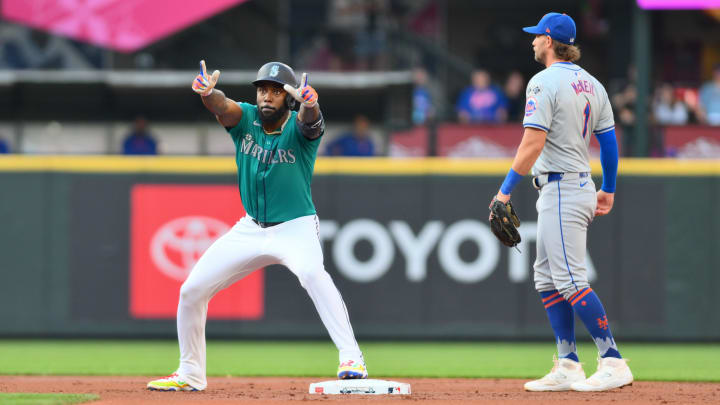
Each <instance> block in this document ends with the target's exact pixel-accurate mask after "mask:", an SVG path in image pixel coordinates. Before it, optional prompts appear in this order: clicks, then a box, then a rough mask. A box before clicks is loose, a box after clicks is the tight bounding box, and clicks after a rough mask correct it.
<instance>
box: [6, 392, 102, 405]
mask: <svg viewBox="0 0 720 405" xmlns="http://www.w3.org/2000/svg"><path fill="white" fill-rule="evenodd" d="M99 398H100V397H99V396H97V395H95V394H8V393H2V392H0V404H3V405H31V404H32V405H66V404H79V403H82V402H87V401H94V400H96V399H99Z"/></svg>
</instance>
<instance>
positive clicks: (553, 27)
mask: <svg viewBox="0 0 720 405" xmlns="http://www.w3.org/2000/svg"><path fill="white" fill-rule="evenodd" d="M523 31H525V32H527V33H530V34H535V35H549V36H550V38H552V39H554V40H556V41H560V42H562V43H563V44H567V45H572V44H574V43H575V21H573V19H572V18H570V16H569V15H567V14H560V13H547V14H545V15H544V16H543V18H541V19H540V22H539V23H537V25H536V26H534V27H525V28H523Z"/></svg>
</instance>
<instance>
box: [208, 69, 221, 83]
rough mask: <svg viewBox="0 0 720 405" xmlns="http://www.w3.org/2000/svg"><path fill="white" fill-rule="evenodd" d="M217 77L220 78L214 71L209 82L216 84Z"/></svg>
mask: <svg viewBox="0 0 720 405" xmlns="http://www.w3.org/2000/svg"><path fill="white" fill-rule="evenodd" d="M219 77H220V71H219V70H216V71H214V72H213V74H212V77H211V78H210V81H211V82H212V83H217V81H218V78H219Z"/></svg>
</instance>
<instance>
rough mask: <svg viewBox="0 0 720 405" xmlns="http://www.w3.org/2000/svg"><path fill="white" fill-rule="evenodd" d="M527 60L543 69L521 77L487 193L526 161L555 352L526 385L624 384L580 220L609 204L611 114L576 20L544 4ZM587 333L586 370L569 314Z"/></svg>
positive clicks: (627, 375)
mask: <svg viewBox="0 0 720 405" xmlns="http://www.w3.org/2000/svg"><path fill="white" fill-rule="evenodd" d="M524 31H525V32H528V33H530V34H534V35H535V39H534V40H533V41H532V45H533V51H534V52H535V60H536V61H538V62H540V63H541V64H543V65H545V67H546V69H544V70H542V71H541V72H540V73H538V74H536V75H535V76H534V77H533V78H532V79H531V80H530V82H529V83H528V86H527V92H526V97H527V98H526V106H525V118H524V121H523V126H524V127H525V132H524V134H523V138H522V141H521V143H520V146H519V147H518V151H517V154H516V156H515V160H514V161H513V164H512V168H511V169H510V171H509V172H508V175H507V177H506V178H505V181H504V183H503V185H502V187H501V188H500V191H499V192H498V194H497V196H496V197H495V199H497V200H500V201H502V202H507V201H509V200H510V193H511V192H512V190H513V188H514V186H515V185H516V184H517V182H518V181H519V180H520V179H521V178H522V176H523V175H525V174H526V173H528V171H529V170H530V168H531V167H532V174H533V175H534V176H535V177H534V178H533V185H534V186H535V188H537V189H538V190H539V197H538V201H537V204H536V207H537V211H538V222H537V258H536V260H535V264H534V269H535V277H534V278H535V288H536V290H537V291H538V292H539V293H540V297H541V300H542V303H543V305H544V306H545V309H546V311H547V314H548V318H549V320H550V325H551V326H552V328H553V331H554V332H555V338H556V342H557V348H558V357H559V359H558V360H556V361H555V367H553V369H552V371H551V372H550V373H549V374H547V375H546V376H545V377H543V378H541V379H539V380H536V381H531V382H528V383H527V384H525V389H526V390H528V391H565V390H571V389H572V390H576V391H605V390H609V389H613V388H617V387H622V386H625V385H629V384H631V383H632V381H633V375H632V373H631V372H630V369H629V368H628V366H627V364H626V362H625V359H623V358H622V356H620V352H619V351H618V348H617V346H616V344H615V340H614V338H613V335H612V333H611V332H610V327H609V324H608V318H607V316H606V314H605V310H604V309H603V306H602V303H601V302H600V299H599V298H598V296H597V295H596V294H595V292H594V291H593V290H592V289H591V288H590V285H589V284H588V279H587V268H586V265H585V251H586V238H587V228H588V225H590V222H591V221H592V220H593V218H594V217H595V216H600V215H605V214H608V213H609V212H610V210H611V209H612V206H613V201H614V195H615V194H614V193H615V179H616V175H617V166H618V151H617V142H616V139H615V122H614V119H613V115H612V110H611V107H610V102H609V100H608V96H607V93H606V92H605V88H604V87H603V86H602V84H600V82H598V81H597V80H596V79H595V78H594V77H593V76H591V75H590V74H589V73H588V72H586V71H585V70H584V69H582V68H581V67H580V66H578V65H576V64H574V63H573V62H575V61H577V60H578V59H579V58H580V51H579V49H578V48H577V47H576V46H575V45H574V43H575V22H574V21H573V20H572V18H570V17H569V16H567V15H565V14H559V13H549V14H546V15H545V16H544V17H543V18H542V19H541V20H540V22H539V23H538V24H537V25H536V26H533V27H526V28H524ZM593 135H594V136H596V137H597V139H598V141H599V143H600V150H601V151H600V154H601V163H602V168H603V184H602V187H601V188H600V190H598V191H597V192H596V191H595V184H594V183H593V180H592V177H591V176H590V162H589V153H588V145H589V144H590V137H591V136H593ZM575 314H577V315H578V316H579V317H580V319H581V320H582V322H583V323H584V324H585V327H586V328H587V330H588V331H589V332H590V335H592V338H593V340H594V341H595V343H596V345H597V348H598V352H599V360H598V368H597V372H596V373H594V374H593V375H592V376H590V377H589V378H587V379H586V378H585V372H584V371H583V369H582V365H581V364H580V363H579V361H578V356H577V352H576V348H575V325H574V316H575Z"/></svg>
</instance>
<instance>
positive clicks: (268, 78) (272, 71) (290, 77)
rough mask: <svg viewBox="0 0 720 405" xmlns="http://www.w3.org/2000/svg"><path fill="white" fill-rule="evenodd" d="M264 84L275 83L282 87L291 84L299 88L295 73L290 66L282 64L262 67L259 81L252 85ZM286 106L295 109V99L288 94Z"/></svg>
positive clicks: (259, 71) (270, 64) (276, 63)
mask: <svg viewBox="0 0 720 405" xmlns="http://www.w3.org/2000/svg"><path fill="white" fill-rule="evenodd" d="M262 82H273V83H278V84H280V85H283V84H289V85H290V86H292V87H298V81H297V77H295V72H294V71H293V70H292V68H291V67H290V66H288V65H286V64H284V63H281V62H268V63H266V64H264V65H262V66H261V67H260V69H259V70H258V73H257V79H255V81H254V82H252V83H253V84H254V85H255V86H256V87H257V86H259V85H260V83H262ZM285 105H287V107H288V108H289V109H293V108H294V107H295V98H293V96H291V95H289V94H288V95H287V96H286V97H285Z"/></svg>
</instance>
